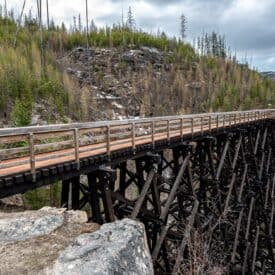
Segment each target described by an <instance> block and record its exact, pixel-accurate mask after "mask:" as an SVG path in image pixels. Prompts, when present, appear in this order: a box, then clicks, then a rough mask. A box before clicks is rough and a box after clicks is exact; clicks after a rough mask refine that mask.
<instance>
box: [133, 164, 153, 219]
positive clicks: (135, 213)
mask: <svg viewBox="0 0 275 275" xmlns="http://www.w3.org/2000/svg"><path fill="white" fill-rule="evenodd" d="M155 175H156V171H155V169H154V168H153V169H152V170H151V171H150V172H149V174H148V177H147V180H146V182H145V184H144V185H143V187H142V191H141V193H140V195H139V198H138V200H137V202H136V204H135V207H134V210H133V212H132V214H131V219H136V218H137V216H138V214H139V211H140V209H141V207H142V204H143V202H144V200H145V197H146V195H147V193H148V190H149V188H150V187H151V184H152V181H153V180H154V177H155Z"/></svg>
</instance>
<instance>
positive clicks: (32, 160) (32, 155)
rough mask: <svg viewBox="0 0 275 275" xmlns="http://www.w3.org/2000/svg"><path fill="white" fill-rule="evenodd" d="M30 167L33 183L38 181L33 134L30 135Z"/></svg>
mask: <svg viewBox="0 0 275 275" xmlns="http://www.w3.org/2000/svg"><path fill="white" fill-rule="evenodd" d="M29 150H30V167H31V174H32V180H33V182H35V181H36V168H35V148H34V137H33V133H29Z"/></svg>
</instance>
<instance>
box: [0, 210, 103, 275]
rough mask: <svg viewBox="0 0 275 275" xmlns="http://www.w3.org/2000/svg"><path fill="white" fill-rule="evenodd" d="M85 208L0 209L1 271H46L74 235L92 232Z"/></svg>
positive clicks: (10, 274) (12, 272) (92, 226)
mask: <svg viewBox="0 0 275 275" xmlns="http://www.w3.org/2000/svg"><path fill="white" fill-rule="evenodd" d="M87 220H88V218H87V214H86V212H84V211H66V209H56V208H50V207H45V208H42V209H41V210H39V211H25V212H17V213H1V212H0V274H1V275H2V274H9V275H13V274H27V275H32V274H35V275H36V274H39V273H40V272H42V274H45V272H44V271H43V270H45V269H47V268H49V267H51V266H53V265H54V263H55V261H56V260H57V259H58V257H59V254H60V252H61V251H63V250H64V249H66V247H68V246H69V245H70V244H71V243H72V242H73V241H74V240H75V238H76V237H78V236H80V235H81V234H85V233H91V232H94V231H95V230H97V229H98V228H99V226H98V225H96V224H88V223H87Z"/></svg>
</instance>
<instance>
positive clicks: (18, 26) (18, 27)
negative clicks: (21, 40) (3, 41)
mask: <svg viewBox="0 0 275 275" xmlns="http://www.w3.org/2000/svg"><path fill="white" fill-rule="evenodd" d="M25 6H26V0H24V3H23V7H22V10H21V13H20V16H19V19H18V23H17V26H16V33H15V37H14V42H13V47H14V48H15V47H16V43H17V36H18V32H19V29H20V26H21V23H22V18H23V13H24V9H25Z"/></svg>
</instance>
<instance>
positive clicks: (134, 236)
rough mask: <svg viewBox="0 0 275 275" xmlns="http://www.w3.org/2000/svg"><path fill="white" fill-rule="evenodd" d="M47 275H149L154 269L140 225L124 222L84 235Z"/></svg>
mask: <svg viewBox="0 0 275 275" xmlns="http://www.w3.org/2000/svg"><path fill="white" fill-rule="evenodd" d="M46 274H51V275H53V274H56V275H57V274H58V275H61V274H62V275H63V274H64V275H65V274H66V275H76V274H81V275H88V274H89V275H115V274H116V275H119V274H125V275H151V274H154V272H153V265H152V261H151V256H150V253H149V249H148V247H147V241H146V235H145V230H144V227H143V225H142V224H141V223H138V222H136V221H133V220H129V219H125V220H123V221H117V222H114V223H111V224H105V225H103V226H102V227H101V229H100V230H99V231H97V232H94V233H91V234H83V235H81V236H79V237H78V238H76V240H75V241H74V243H73V244H72V245H70V246H69V247H68V248H66V249H65V250H64V251H63V252H62V253H61V254H60V256H59V258H58V260H57V262H56V263H55V265H54V267H53V269H51V270H47V272H46Z"/></svg>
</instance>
